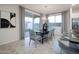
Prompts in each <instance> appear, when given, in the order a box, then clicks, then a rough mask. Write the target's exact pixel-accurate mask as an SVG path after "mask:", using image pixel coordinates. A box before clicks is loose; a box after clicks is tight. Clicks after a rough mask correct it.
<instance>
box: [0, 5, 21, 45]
mask: <svg viewBox="0 0 79 59" xmlns="http://www.w3.org/2000/svg"><path fill="white" fill-rule="evenodd" d="M0 10H1V11H7V12H14V13H16V28H0V45H2V44H6V43H10V42H13V41H16V40H19V39H20V26H19V25H20V14H19V6H18V5H0Z"/></svg>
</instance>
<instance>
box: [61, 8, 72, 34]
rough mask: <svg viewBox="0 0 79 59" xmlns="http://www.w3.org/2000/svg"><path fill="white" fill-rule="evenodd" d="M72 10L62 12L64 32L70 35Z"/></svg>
mask: <svg viewBox="0 0 79 59" xmlns="http://www.w3.org/2000/svg"><path fill="white" fill-rule="evenodd" d="M71 15H72V9H69V10H67V11H64V12H62V23H63V24H62V30H63V31H62V32H63V33H69V32H70V30H72V21H71V20H72V19H71Z"/></svg>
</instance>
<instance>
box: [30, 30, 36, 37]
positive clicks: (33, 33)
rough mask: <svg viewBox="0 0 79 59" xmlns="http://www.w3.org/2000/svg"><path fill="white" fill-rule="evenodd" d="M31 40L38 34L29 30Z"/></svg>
mask: <svg viewBox="0 0 79 59" xmlns="http://www.w3.org/2000/svg"><path fill="white" fill-rule="evenodd" d="M29 34H30V38H33V37H34V36H35V35H36V33H35V32H34V31H33V30H29Z"/></svg>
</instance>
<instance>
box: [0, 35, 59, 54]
mask: <svg viewBox="0 0 79 59" xmlns="http://www.w3.org/2000/svg"><path fill="white" fill-rule="evenodd" d="M25 36H26V37H25V39H24V40H18V41H15V42H12V43H8V44H4V45H1V46H0V54H55V53H60V47H59V46H58V42H57V40H58V39H59V37H60V36H59V35H55V37H53V39H49V40H48V41H47V42H44V44H41V43H38V44H37V47H36V48H35V44H34V41H32V42H31V45H30V46H29V40H30V39H29V35H25Z"/></svg>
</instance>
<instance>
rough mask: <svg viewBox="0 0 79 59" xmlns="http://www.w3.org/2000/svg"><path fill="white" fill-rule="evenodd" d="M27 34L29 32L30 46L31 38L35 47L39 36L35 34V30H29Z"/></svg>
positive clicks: (39, 38)
mask: <svg viewBox="0 0 79 59" xmlns="http://www.w3.org/2000/svg"><path fill="white" fill-rule="evenodd" d="M29 34H30V41H29V46H30V43H31V40H33V41H34V43H35V47H37V42H38V41H39V40H41V39H42V38H41V36H39V35H36V32H34V31H33V30H30V31H29Z"/></svg>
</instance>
